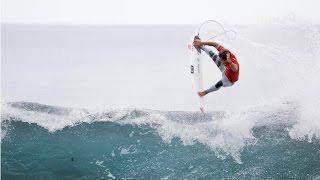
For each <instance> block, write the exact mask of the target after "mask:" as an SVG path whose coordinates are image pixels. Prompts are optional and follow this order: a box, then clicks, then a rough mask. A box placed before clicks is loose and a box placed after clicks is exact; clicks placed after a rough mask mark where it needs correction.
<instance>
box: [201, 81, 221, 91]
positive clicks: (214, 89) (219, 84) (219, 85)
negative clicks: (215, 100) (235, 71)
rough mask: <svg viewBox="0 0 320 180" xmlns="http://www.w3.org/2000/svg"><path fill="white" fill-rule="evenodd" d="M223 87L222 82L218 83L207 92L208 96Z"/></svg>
mask: <svg viewBox="0 0 320 180" xmlns="http://www.w3.org/2000/svg"><path fill="white" fill-rule="evenodd" d="M222 86H223V83H222V80H220V81H218V82H217V83H216V84H215V85H213V86H211V87H210V88H209V89H207V90H205V92H206V94H208V93H211V92H213V91H217V90H219V89H220V88H221V87H222Z"/></svg>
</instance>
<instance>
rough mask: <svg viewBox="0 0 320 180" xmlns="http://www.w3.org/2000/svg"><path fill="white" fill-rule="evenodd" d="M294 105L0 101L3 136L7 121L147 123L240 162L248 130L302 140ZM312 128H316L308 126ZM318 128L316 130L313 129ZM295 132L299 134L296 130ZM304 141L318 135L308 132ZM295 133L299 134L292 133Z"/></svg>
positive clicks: (57, 126)
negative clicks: (275, 131)
mask: <svg viewBox="0 0 320 180" xmlns="http://www.w3.org/2000/svg"><path fill="white" fill-rule="evenodd" d="M297 108H298V107H297V106H296V105H295V104H294V103H284V106H283V107H282V108H278V109H272V108H271V109H270V108H269V109H268V110H265V109H266V108H265V107H264V108H263V109H255V110H251V111H247V112H233V113H230V112H229V113H228V112H224V111H216V112H206V113H205V114H204V113H200V112H183V111H157V110H137V109H123V110H110V111H102V112H101V111H100V112H89V111H88V110H86V109H75V108H65V107H58V106H49V105H42V104H38V103H33V102H11V103H6V104H3V105H2V114H1V121H2V134H1V137H2V139H3V138H5V136H6V129H7V127H8V126H9V125H10V122H11V121H22V122H27V123H31V124H37V125H38V126H40V127H42V128H45V129H47V130H48V131H49V132H51V133H53V132H56V131H63V129H65V128H70V127H74V126H77V125H80V124H83V123H88V124H91V123H94V122H112V123H116V124H120V125H132V126H137V127H140V126H143V125H147V126H149V127H151V128H152V129H153V130H154V131H155V133H157V134H158V135H159V136H160V137H161V139H162V140H163V141H164V142H165V143H171V141H172V140H173V139H174V138H179V139H180V140H181V141H182V143H183V144H184V145H193V144H195V143H201V144H203V145H205V146H206V147H208V148H209V149H210V150H212V151H214V152H215V154H216V155H217V156H218V157H220V158H222V159H223V158H226V157H227V156H231V157H233V158H234V160H235V161H236V162H237V163H242V162H241V151H242V150H243V148H245V147H246V146H248V145H252V144H255V143H256V140H257V139H256V137H255V136H254V135H253V132H252V130H253V128H257V127H261V126H275V125H276V126H285V127H287V129H288V132H289V133H290V137H291V138H293V139H299V140H301V136H303V135H302V134H301V133H302V131H298V130H297V129H299V127H300V126H299V124H298V121H297V117H298V114H297ZM313 128H315V127H313ZM316 131H319V129H316ZM299 133H300V134H299ZM307 133H308V134H307V135H308V137H310V138H309V139H308V140H309V141H311V139H312V137H313V138H318V137H319V136H318V134H316V133H314V134H312V133H311V134H310V131H307ZM296 134H299V135H297V136H295V135H296Z"/></svg>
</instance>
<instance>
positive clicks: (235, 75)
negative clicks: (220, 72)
mask: <svg viewBox="0 0 320 180" xmlns="http://www.w3.org/2000/svg"><path fill="white" fill-rule="evenodd" d="M216 49H217V50H218V51H219V53H220V52H221V51H223V50H227V49H225V48H224V47H223V46H221V45H218V47H216ZM229 52H230V51H229ZM230 59H231V62H233V63H234V64H236V65H237V66H238V70H237V71H232V69H231V67H230V63H228V64H224V67H225V70H224V74H225V75H226V76H227V78H228V79H229V81H230V82H231V83H234V82H236V81H238V79H239V70H240V66H239V63H238V61H237V58H236V56H235V55H234V54H232V53H231V52H230Z"/></svg>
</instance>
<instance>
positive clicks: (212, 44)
mask: <svg viewBox="0 0 320 180" xmlns="http://www.w3.org/2000/svg"><path fill="white" fill-rule="evenodd" d="M202 45H206V46H213V47H215V48H217V47H218V46H219V44H218V43H216V42H213V41H212V42H202Z"/></svg>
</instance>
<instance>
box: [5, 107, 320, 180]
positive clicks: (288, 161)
mask: <svg viewBox="0 0 320 180" xmlns="http://www.w3.org/2000/svg"><path fill="white" fill-rule="evenodd" d="M10 107H11V108H12V109H15V110H16V111H15V112H19V113H17V114H16V115H13V113H12V112H13V111H11V112H10V113H7V114H3V115H2V133H4V134H3V138H2V141H1V146H2V151H1V157H2V161H1V176H2V178H3V179H26V178H27V179H99V178H101V179H161V178H163V179H194V178H197V179H252V178H253V179H313V178H319V176H320V151H319V149H320V141H319V140H318V139H313V140H312V141H311V142H308V141H305V140H296V139H292V138H290V136H289V134H288V129H290V128H291V127H292V123H290V121H291V120H289V121H286V122H287V123H275V122H277V121H278V122H281V120H282V118H294V117H295V116H291V115H292V113H293V112H290V111H289V112H288V111H278V112H277V113H275V114H277V115H276V116H275V115H272V116H264V118H265V120H267V121H269V122H273V123H267V124H255V125H254V127H252V129H250V131H251V133H252V136H253V137H254V138H251V140H249V141H246V145H245V146H244V147H243V148H240V149H238V150H237V151H239V153H240V159H241V162H237V161H236V160H235V158H234V157H233V156H232V155H230V153H229V154H228V152H227V151H228V149H223V146H222V147H221V148H219V147H218V146H216V148H213V147H212V146H211V147H210V145H208V144H206V143H203V142H202V143H201V142H199V141H198V140H196V139H195V140H194V141H193V142H192V143H189V144H186V143H184V142H183V141H185V140H184V138H185V137H184V136H182V135H180V136H181V137H179V135H175V136H173V137H172V138H171V139H170V141H167V140H165V137H163V136H164V135H163V134H161V132H160V131H159V128H163V126H165V125H161V124H156V123H154V122H153V121H152V120H150V119H149V118H150V117H151V116H150V114H151V113H154V112H150V111H148V110H145V111H142V110H141V111H138V110H131V111H127V113H125V114H123V115H122V116H121V117H119V115H116V114H117V112H116V111H113V112H111V111H110V112H103V113H100V114H90V113H88V112H86V114H87V115H86V118H90V122H89V121H88V120H86V121H88V122H81V119H79V121H78V120H77V121H78V122H79V123H75V124H73V125H72V126H66V127H64V128H62V129H60V130H56V131H54V132H50V131H48V129H46V128H43V127H41V126H39V125H37V124H36V123H30V122H26V120H23V119H22V118H21V117H24V118H25V117H26V116H22V115H21V114H22V113H31V114H36V115H37V116H36V117H38V116H39V113H46V114H47V115H48V114H49V115H51V116H54V115H58V116H62V115H63V114H64V115H65V113H68V112H69V110H70V109H64V108H60V107H53V106H44V105H39V104H33V103H22V104H21V103H14V104H13V105H10ZM12 109H11V110H12ZM158 113H160V114H163V115H164V116H165V117H166V118H167V119H166V120H165V121H164V122H166V121H167V122H168V123H169V122H175V123H177V125H179V126H183V125H184V124H192V125H193V126H194V127H197V124H201V123H204V124H210V122H211V121H216V120H217V119H223V118H225V117H224V114H223V113H221V112H211V113H207V114H206V115H201V114H199V113H195V112H158ZM18 114H19V115H18ZM217 114H218V115H217ZM290 114H291V115H290ZM116 116H117V117H116ZM29 117H32V116H29ZM61 118H62V117H61ZM137 118H139V119H143V121H145V122H152V123H142V124H139V123H137ZM107 119H109V120H107ZM275 119H277V121H274V120H275ZM124 122H125V123H124ZM282 122H283V121H282ZM222 131H223V130H220V132H219V130H217V129H216V132H215V133H212V134H211V135H212V138H213V139H214V138H215V137H217V136H218V135H219V134H221V133H222ZM200 141H201V140H200ZM224 151H225V152H224Z"/></svg>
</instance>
